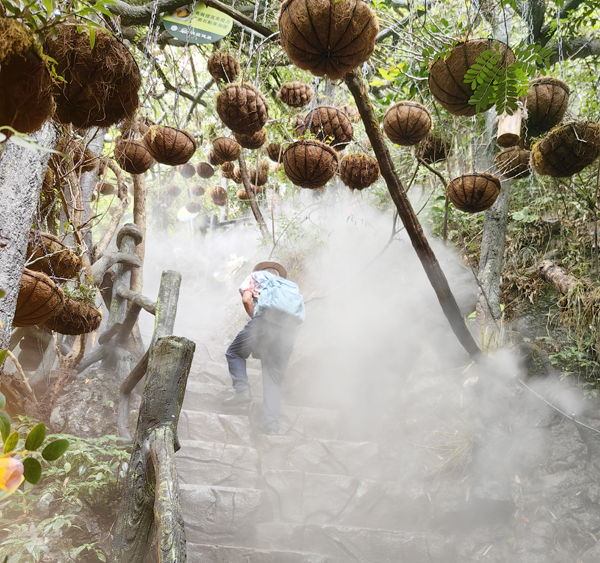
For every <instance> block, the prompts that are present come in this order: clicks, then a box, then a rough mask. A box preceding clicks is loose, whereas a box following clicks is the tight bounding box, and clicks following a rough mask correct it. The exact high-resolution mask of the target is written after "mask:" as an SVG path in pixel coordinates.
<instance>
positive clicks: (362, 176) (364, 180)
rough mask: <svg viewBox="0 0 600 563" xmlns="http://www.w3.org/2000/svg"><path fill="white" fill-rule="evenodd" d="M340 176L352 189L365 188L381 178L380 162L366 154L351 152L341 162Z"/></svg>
mask: <svg viewBox="0 0 600 563" xmlns="http://www.w3.org/2000/svg"><path fill="white" fill-rule="evenodd" d="M340 178H341V179H342V182H344V184H346V185H347V186H348V187H349V188H350V189H351V190H364V189H365V188H368V187H369V186H371V185H372V184H374V183H375V182H376V181H377V178H379V164H378V163H377V161H376V160H375V159H374V158H371V157H370V156H368V155H366V154H349V155H347V156H345V157H344V158H342V161H341V162H340Z"/></svg>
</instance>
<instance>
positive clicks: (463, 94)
mask: <svg viewBox="0 0 600 563" xmlns="http://www.w3.org/2000/svg"><path fill="white" fill-rule="evenodd" d="M495 47H498V48H499V49H500V52H501V53H502V58H501V59H500V61H499V63H498V68H506V67H508V66H510V65H512V64H513V63H514V62H515V55H514V53H513V52H512V51H511V50H510V49H509V48H508V46H507V45H505V44H504V43H502V42H500V41H496V40H495V39H473V40H471V41H465V42H464V43H459V44H458V45H457V46H456V47H454V49H452V51H451V52H450V55H449V56H448V57H447V58H445V59H438V60H437V61H436V62H435V63H433V65H432V67H431V68H430V69H429V90H430V91H431V93H432V94H433V97H434V98H435V99H436V100H437V101H438V102H439V103H440V104H441V105H442V107H444V108H445V109H446V110H448V111H449V112H450V113H451V114H453V115H464V116H471V115H475V113H476V110H475V106H474V105H471V104H469V99H470V98H471V96H472V95H473V89H472V88H471V85H470V84H467V83H466V82H465V81H464V76H465V74H466V73H467V71H468V70H469V68H470V67H471V66H472V65H473V63H475V61H476V60H477V59H478V58H479V57H480V56H481V54H482V53H483V52H484V51H487V50H488V49H492V48H495ZM490 107H491V105H488V106H486V107H482V108H481V111H486V110H488V109H489V108H490Z"/></svg>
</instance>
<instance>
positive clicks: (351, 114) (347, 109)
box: [340, 104, 360, 123]
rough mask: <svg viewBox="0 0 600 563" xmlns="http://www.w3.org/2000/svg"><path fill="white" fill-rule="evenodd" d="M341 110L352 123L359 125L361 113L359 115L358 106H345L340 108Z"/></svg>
mask: <svg viewBox="0 0 600 563" xmlns="http://www.w3.org/2000/svg"><path fill="white" fill-rule="evenodd" d="M340 109H341V110H342V111H343V112H344V113H345V114H346V115H347V116H348V119H349V120H350V121H351V122H352V123H358V122H359V121H360V113H358V110H357V109H356V106H352V105H350V104H345V105H343V106H340Z"/></svg>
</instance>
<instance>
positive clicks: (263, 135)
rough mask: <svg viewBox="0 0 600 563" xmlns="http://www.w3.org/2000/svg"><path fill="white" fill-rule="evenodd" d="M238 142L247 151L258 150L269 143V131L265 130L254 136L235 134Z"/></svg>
mask: <svg viewBox="0 0 600 563" xmlns="http://www.w3.org/2000/svg"><path fill="white" fill-rule="evenodd" d="M233 136H234V137H235V139H236V141H237V142H238V143H239V144H240V145H241V146H242V147H244V148H245V149H250V150H256V149H259V148H260V147H262V146H263V145H264V144H265V143H266V142H267V131H266V130H265V129H264V128H263V129H261V130H260V131H257V132H256V133H253V134H252V135H245V134H244V133H234V134H233Z"/></svg>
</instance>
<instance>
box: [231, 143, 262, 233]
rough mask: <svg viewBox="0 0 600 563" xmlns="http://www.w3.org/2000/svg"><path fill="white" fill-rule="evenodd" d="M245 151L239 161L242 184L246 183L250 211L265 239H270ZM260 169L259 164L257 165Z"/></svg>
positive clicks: (241, 153)
mask: <svg viewBox="0 0 600 563" xmlns="http://www.w3.org/2000/svg"><path fill="white" fill-rule="evenodd" d="M243 153H244V150H243V149H242V152H240V158H239V159H238V161H239V163H240V175H241V176H242V182H243V183H244V188H245V190H246V193H247V194H248V203H249V204H250V209H252V213H254V218H255V219H256V222H257V223H258V227H259V228H260V232H261V233H262V236H263V237H264V238H265V239H268V238H269V229H267V224H266V223H265V220H264V218H263V216H262V213H261V212H260V208H259V207H258V203H256V199H255V198H254V190H253V189H252V184H251V182H250V178H249V177H248V167H247V166H246V160H245V159H244V154H243ZM256 166H257V167H258V162H257V163H256Z"/></svg>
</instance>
